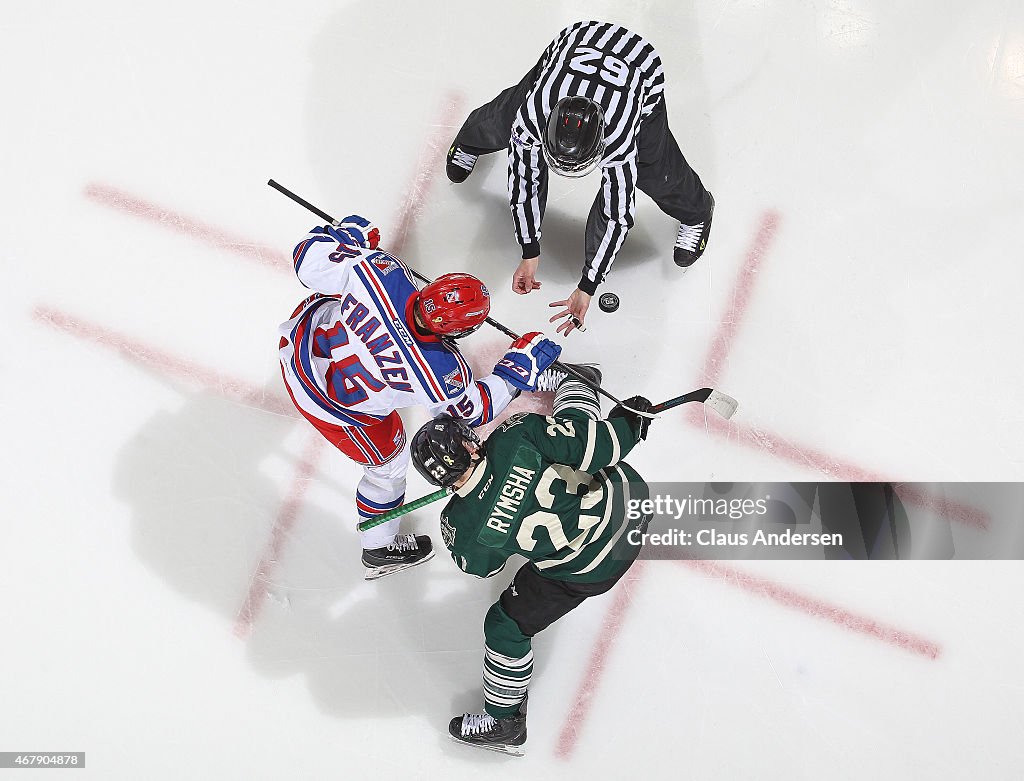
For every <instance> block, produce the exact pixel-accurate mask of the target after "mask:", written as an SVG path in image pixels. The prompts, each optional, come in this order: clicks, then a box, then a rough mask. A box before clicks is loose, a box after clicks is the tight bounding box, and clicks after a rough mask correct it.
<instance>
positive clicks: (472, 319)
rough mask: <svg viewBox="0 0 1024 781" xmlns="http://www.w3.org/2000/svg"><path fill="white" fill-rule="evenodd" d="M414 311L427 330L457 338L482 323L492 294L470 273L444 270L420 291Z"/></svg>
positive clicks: (472, 330)
mask: <svg viewBox="0 0 1024 781" xmlns="http://www.w3.org/2000/svg"><path fill="white" fill-rule="evenodd" d="M416 311H417V312H418V313H419V316H420V317H421V318H422V319H423V323H424V324H425V325H426V326H427V328H428V329H430V331H432V332H433V333H435V334H437V335H438V336H447V337H450V338H452V339H458V338H459V337H461V336H468V335H469V334H471V333H473V332H474V331H475V330H476V329H477V328H479V327H480V326H481V325H483V322H484V320H486V319H487V314H488V313H489V312H490V311H491V294H490V293H488V292H487V288H486V287H485V286H484V283H483V282H481V281H480V280H479V279H477V278H476V277H474V276H473V275H472V274H443V275H441V276H439V277H438V278H437V279H435V280H434V281H433V282H431V283H430V284H429V285H427V286H426V287H425V288H423V290H421V291H420V293H419V295H418V296H417V297H416Z"/></svg>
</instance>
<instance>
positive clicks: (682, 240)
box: [672, 193, 715, 268]
mask: <svg viewBox="0 0 1024 781" xmlns="http://www.w3.org/2000/svg"><path fill="white" fill-rule="evenodd" d="M708 195H709V196H711V211H709V212H708V216H707V217H706V218H705V219H704V221H703V222H698V223H697V224H696V225H685V224H683V223H679V233H677V234H676V247H675V251H674V252H673V254H672V257H673V260H675V262H676V265H677V266H679V267H681V268H689V267H690V266H692V265H693V264H694V263H696V262H697V259H698V258H699V257H700V256H701V255H703V254H704V248H705V247H707V245H708V236H710V235H711V218H712V217H713V216H714V214H715V198H714V196H713V195H711V193H708Z"/></svg>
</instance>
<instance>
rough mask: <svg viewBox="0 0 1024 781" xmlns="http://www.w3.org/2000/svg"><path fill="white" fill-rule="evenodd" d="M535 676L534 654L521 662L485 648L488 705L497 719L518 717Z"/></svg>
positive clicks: (486, 706) (485, 679) (486, 703)
mask: <svg viewBox="0 0 1024 781" xmlns="http://www.w3.org/2000/svg"><path fill="white" fill-rule="evenodd" d="M532 675H533V651H528V652H527V654H526V656H521V657H519V658H518V659H517V658H514V657H511V656H504V655H503V654H499V653H498V652H497V651H494V650H493V649H491V648H490V647H489V646H484V703H485V709H486V710H487V713H488V714H490V715H491V716H493V717H494V718H496V719H500V718H506V717H508V716H512V715H514V714H515V713H516V712H517V711H518V710H519V705H520V703H521V702H522V701H523V700H524V699H525V698H526V689H527V688H528V687H529V685H530V678H531V676H532Z"/></svg>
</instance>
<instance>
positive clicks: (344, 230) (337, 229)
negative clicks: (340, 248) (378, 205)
mask: <svg viewBox="0 0 1024 781" xmlns="http://www.w3.org/2000/svg"><path fill="white" fill-rule="evenodd" d="M327 232H328V233H330V234H331V235H332V236H333V237H334V238H335V239H336V240H337V241H339V242H340V243H342V244H349V245H351V244H353V243H354V244H355V245H356V246H358V247H363V248H364V249H377V245H378V244H379V243H380V230H378V228H377V226H376V225H374V224H373V223H372V222H370V221H369V220H368V219H366V218H365V217H360V216H359V215H358V214H350V215H349V216H348V217H342V219H341V221H340V222H339V223H338V224H337V225H331V226H329V227H328V228H327Z"/></svg>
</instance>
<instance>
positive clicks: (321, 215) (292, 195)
mask: <svg viewBox="0 0 1024 781" xmlns="http://www.w3.org/2000/svg"><path fill="white" fill-rule="evenodd" d="M267 184H269V185H270V186H271V187H273V188H274V189H275V190H277V191H278V192H279V193H281V194H282V195H284V196H286V197H288V198H291V199H292V200H293V201H295V203H297V204H299V206H304V207H305V208H307V209H309V211H311V212H313V214H315V215H316V216H317V217H319V218H320V219H322V220H326V221H327V222H329V223H330V224H331V225H338V224H339V223H338V221H337V220H336V219H334V218H333V217H332V216H331V215H329V214H328V213H327V212H325V211H323V210H322V209H318V208H317V207H316V206H314V205H313V204H311V203H310V202H309V201H307V200H306V199H305V198H302V197H300V196H298V195H296V194H295V193H293V192H292V191H291V190H289V189H288V188H287V187H285V186H284V185H282V184H280V183H279V182H275V181H274V180H273V179H268V180H267ZM396 257H397V256H396ZM402 262H403V263H405V261H402ZM405 266H406V268H408V269H409V271H410V273H412V275H413V276H414V277H416V279H418V280H419V281H420V282H422V283H423V284H425V285H429V284H430V283H432V282H433V281H434V280H432V279H428V278H427V277H425V276H423V275H422V274H420V273H419V272H418V271H417V270H416V269H414V268H413V267H412V266H410V265H409V264H408V263H405ZM484 322H486V323H487V324H488V325H489V326H491V327H492V328H497V329H498V330H499V331H501V332H502V333H503V334H505V336H508V337H511V338H512V339H513V340H516V339H519V338H520V337H519V334H517V333H516V332H515V331H513V330H511V329H510V328H506V327H505V326H504V325H502V324H501V323H499V322H498V321H497V320H495V319H494V318H492V317H488V318H486V320H485V321H484ZM551 365H552V366H554V367H555V368H556V369H558V370H559V371H563V372H565V373H566V374H570V375H572V376H573V377H575V378H576V379H577V380H579V381H580V382H582V383H583V384H584V385H586V386H587V387H588V388H591V389H592V390H594V391H596V392H598V393H600V394H601V395H602V396H604V397H605V398H607V399H611V400H612V401H614V402H615V403H616V404H618V405H620V406H622V407H625V408H626V409H628V410H629V411H630V412H633V413H635V414H637V415H642V416H643V417H645V418H650V417H654V416H653V415H652V414H651V413H649V412H640V411H639V410H635V409H632V408H630V407H627V406H626V405H625V404H623V403H622V401H621V400H620V399H617V398H615V397H614V396H613V395H612V394H610V393H609V392H608V391H606V390H605V389H604V388H602V387H601V386H600V385H595V384H594V383H592V382H591V381H590V380H588V379H587V378H586V377H584V376H583V375H582V374H580V373H579V372H578V371H576V370H575V369H573V368H572V367H571V366H567V365H566V364H564V363H562V362H561V361H555V362H554V363H552V364H551Z"/></svg>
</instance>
